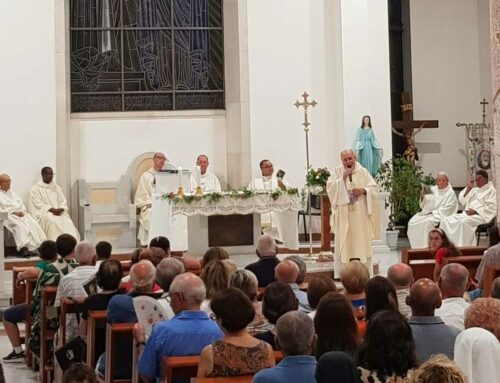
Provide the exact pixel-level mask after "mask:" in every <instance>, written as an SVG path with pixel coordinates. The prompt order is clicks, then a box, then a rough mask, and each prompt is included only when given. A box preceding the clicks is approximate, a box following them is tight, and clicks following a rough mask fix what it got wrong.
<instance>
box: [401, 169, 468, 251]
mask: <svg viewBox="0 0 500 383" xmlns="http://www.w3.org/2000/svg"><path fill="white" fill-rule="evenodd" d="M419 205H420V208H421V209H422V210H421V211H420V212H419V213H417V214H415V215H414V216H413V217H411V219H410V221H409V222H408V229H407V235H408V240H409V242H410V247H411V248H412V249H420V248H425V247H427V235H428V233H429V231H431V230H432V229H434V228H435V227H437V226H439V223H440V222H441V220H442V219H443V218H444V217H448V216H450V215H452V214H455V213H456V212H457V210H458V200H457V196H456V195H455V191H454V190H453V188H452V187H451V184H450V183H449V179H448V175H447V174H446V173H445V172H439V173H438V174H437V176H436V185H435V186H431V187H430V188H429V190H428V191H426V190H424V189H422V191H421V192H420V200H419Z"/></svg>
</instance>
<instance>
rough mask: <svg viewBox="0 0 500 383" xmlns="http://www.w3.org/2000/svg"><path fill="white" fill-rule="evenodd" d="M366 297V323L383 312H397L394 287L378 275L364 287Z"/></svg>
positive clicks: (396, 298)
mask: <svg viewBox="0 0 500 383" xmlns="http://www.w3.org/2000/svg"><path fill="white" fill-rule="evenodd" d="M365 295H366V315H365V318H366V320H367V321H370V319H371V317H372V316H373V315H374V314H375V313H377V312H379V311H383V310H392V311H398V312H399V310H398V297H397V295H396V290H395V289H394V286H393V285H392V284H391V283H390V282H389V281H388V280H387V278H384V277H382V276H380V275H376V276H375V277H373V278H372V279H370V280H369V281H368V282H367V283H366V286H365Z"/></svg>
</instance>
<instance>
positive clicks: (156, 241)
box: [149, 236, 229, 272]
mask: <svg viewBox="0 0 500 383" xmlns="http://www.w3.org/2000/svg"><path fill="white" fill-rule="evenodd" d="M149 249H150V250H152V251H155V250H158V249H161V250H163V252H164V253H163V256H162V258H165V257H170V256H172V255H171V252H170V240H169V239H168V238H167V237H163V236H158V237H154V238H153V239H152V240H151V241H150V242H149ZM175 258H177V259H178V260H179V261H181V262H182V263H184V267H185V268H186V270H187V271H193V272H194V271H197V270H199V269H201V267H202V265H201V263H200V261H199V260H197V259H191V258H185V257H179V256H175ZM228 258H229V257H228Z"/></svg>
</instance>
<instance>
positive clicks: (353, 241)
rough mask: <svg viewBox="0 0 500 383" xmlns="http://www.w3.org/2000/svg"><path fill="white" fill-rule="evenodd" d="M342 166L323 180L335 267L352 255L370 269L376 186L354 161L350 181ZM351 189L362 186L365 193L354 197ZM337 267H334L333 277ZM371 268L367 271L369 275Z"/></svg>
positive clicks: (375, 226) (375, 225)
mask: <svg viewBox="0 0 500 383" xmlns="http://www.w3.org/2000/svg"><path fill="white" fill-rule="evenodd" d="M343 172H344V167H343V166H338V167H337V168H336V169H335V171H334V173H333V174H332V175H331V177H330V179H329V180H328V182H327V185H326V190H327V192H328V198H329V199H330V203H331V205H332V218H331V227H332V231H333V233H334V234H335V254H334V255H335V258H336V259H337V262H336V263H337V266H336V267H335V269H338V268H339V267H341V266H340V264H339V263H338V260H340V261H341V263H342V264H346V263H348V262H349V261H350V259H352V258H358V259H359V260H360V261H361V262H362V263H365V264H367V266H368V269H369V270H370V268H371V258H372V255H373V248H372V240H373V239H378V238H379V237H380V233H379V226H380V225H379V222H378V220H379V215H378V204H377V190H378V186H377V184H376V183H375V181H374V180H373V177H372V176H371V175H370V173H369V172H368V171H367V170H366V169H365V168H364V167H362V166H361V164H359V163H358V162H356V165H355V167H354V169H353V172H352V182H351V181H350V180H349V178H346V180H345V181H344V179H343V177H342V175H343ZM353 188H364V189H365V191H366V194H364V195H361V196H359V197H357V198H354V197H353V196H352V195H350V191H351V190H352V189H353ZM338 273H340V270H335V275H336V276H337V275H338ZM371 273H372V270H370V274H371Z"/></svg>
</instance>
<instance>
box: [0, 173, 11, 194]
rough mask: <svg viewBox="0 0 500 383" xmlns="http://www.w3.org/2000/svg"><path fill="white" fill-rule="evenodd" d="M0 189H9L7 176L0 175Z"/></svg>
mask: <svg viewBox="0 0 500 383" xmlns="http://www.w3.org/2000/svg"><path fill="white" fill-rule="evenodd" d="M0 189H2V190H3V191H7V190H9V189H10V177H9V175H8V174H5V173H3V174H0Z"/></svg>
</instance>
